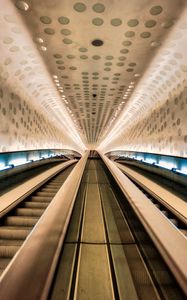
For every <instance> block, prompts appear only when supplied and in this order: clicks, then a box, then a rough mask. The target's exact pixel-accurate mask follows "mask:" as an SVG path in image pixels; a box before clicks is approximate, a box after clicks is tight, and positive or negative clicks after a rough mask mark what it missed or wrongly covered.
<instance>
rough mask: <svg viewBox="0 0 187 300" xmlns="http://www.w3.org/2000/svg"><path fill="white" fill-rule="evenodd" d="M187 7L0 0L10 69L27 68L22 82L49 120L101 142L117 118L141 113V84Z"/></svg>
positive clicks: (144, 0) (134, 1) (88, 141)
mask: <svg viewBox="0 0 187 300" xmlns="http://www.w3.org/2000/svg"><path fill="white" fill-rule="evenodd" d="M185 6H186V1H185V0H172V5H171V0H162V1H161V0H157V1H156V0H141V1H140V0H131V1H124V0H114V1H112V0H103V1H99V2H97V1H93V0H89V1H81V2H79V1H75V0H53V1H51V0H40V1H38V0H32V1H31V0H26V1H15V0H13V1H7V0H1V7H2V8H3V10H2V12H1V13H2V22H3V23H2V24H1V28H2V26H3V28H5V32H3V31H2V30H1V37H2V39H3V41H4V42H3V43H4V47H3V48H2V53H4V57H6V59H7V55H6V54H5V53H6V51H7V45H8V47H10V46H11V48H12V50H11V56H10V59H12V57H14V58H15V60H14V62H15V64H14V66H12V67H11V68H12V70H13V71H14V72H17V73H18V72H19V71H20V74H22V70H23V66H24V68H25V70H26V71H25V73H27V75H26V74H25V73H24V74H22V76H24V77H23V79H21V80H23V82H22V84H21V86H22V87H23V86H24V89H25V92H26V93H27V94H29V95H32V99H33V104H34V105H35V106H37V105H38V109H41V107H43V109H44V111H45V114H46V115H48V119H49V122H53V123H55V124H56V125H57V126H58V127H59V128H61V129H62V130H65V131H66V130H68V131H69V132H70V134H72V138H73V139H77V143H79V145H83V144H85V145H86V146H89V147H93V146H94V147H96V146H99V145H100V143H101V142H103V140H105V141H107V137H109V136H110V135H111V129H112V128H113V129H114V128H118V126H119V121H118V120H119V119H120V116H123V121H124V120H125V119H126V120H127V119H128V120H130V121H131V122H133V120H135V119H136V118H137V110H134V111H133V103H134V101H136V100H137V97H138V99H139V101H140V100H141V101H142V102H143V101H144V98H146V97H147V96H146V97H144V94H145V89H144V88H143V86H141V83H142V81H143V80H144V83H145V82H147V81H148V80H149V78H150V74H152V73H153V72H155V70H156V65H155V66H154V67H153V68H152V69H150V68H151V66H152V63H153V61H154V59H155V57H157V58H158V56H159V53H160V49H163V48H164V44H165V42H166V40H167V39H168V37H169V35H170V34H171V32H172V31H173V28H174V27H175V26H176V24H177V22H178V20H180V18H181V14H182V13H183V11H184V7H185ZM5 33H6V34H5ZM15 35H16V37H15ZM94 40H100V41H101V42H102V43H103V44H102V45H101V46H94V45H93V44H92V42H93V41H94ZM16 47H17V48H18V47H19V51H18V49H16ZM20 48H21V55H22V60H21V61H20ZM16 55H17V63H16ZM18 57H19V58H18ZM24 61H25V65H26V66H25V65H24ZM7 64H8V60H7ZM26 68H27V69H26ZM148 70H149V72H148ZM20 74H18V76H21V75H20ZM24 80H25V81H24ZM19 84H20V83H19ZM150 84H151V82H150ZM140 88H141V90H140ZM137 91H138V94H137ZM137 95H138V96H137ZM131 104H132V105H131ZM145 105H146V106H147V104H146V103H145ZM129 109H131V114H130V118H129ZM127 117H128V118H127ZM120 122H122V120H121V121H120ZM125 126H127V124H126V125H125ZM112 132H115V134H116V131H112ZM82 142H83V144H82ZM82 147H83V146H82Z"/></svg>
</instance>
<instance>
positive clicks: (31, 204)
mask: <svg viewBox="0 0 187 300" xmlns="http://www.w3.org/2000/svg"><path fill="white" fill-rule="evenodd" d="M22 207H27V208H47V207H48V203H43V202H34V201H26V202H24V203H23V204H22Z"/></svg>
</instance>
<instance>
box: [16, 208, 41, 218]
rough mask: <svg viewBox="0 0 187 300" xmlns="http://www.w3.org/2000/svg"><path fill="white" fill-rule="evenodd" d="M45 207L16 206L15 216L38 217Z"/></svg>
mask: <svg viewBox="0 0 187 300" xmlns="http://www.w3.org/2000/svg"><path fill="white" fill-rule="evenodd" d="M44 211H45V209H38V208H33V209H32V208H17V209H16V210H15V215H16V216H30V217H35V216H36V217H40V216H41V215H42V214H43V212H44Z"/></svg>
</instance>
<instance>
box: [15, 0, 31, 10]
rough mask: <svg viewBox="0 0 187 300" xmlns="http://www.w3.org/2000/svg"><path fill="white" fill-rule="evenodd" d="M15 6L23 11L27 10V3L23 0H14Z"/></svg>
mask: <svg viewBox="0 0 187 300" xmlns="http://www.w3.org/2000/svg"><path fill="white" fill-rule="evenodd" d="M16 7H17V8H19V9H20V10H23V11H28V10H29V5H28V3H27V2H25V1H16Z"/></svg>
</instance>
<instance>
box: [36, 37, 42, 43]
mask: <svg viewBox="0 0 187 300" xmlns="http://www.w3.org/2000/svg"><path fill="white" fill-rule="evenodd" d="M35 41H36V43H38V44H43V42H44V40H43V39H42V38H40V37H37V38H36V39H35Z"/></svg>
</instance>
